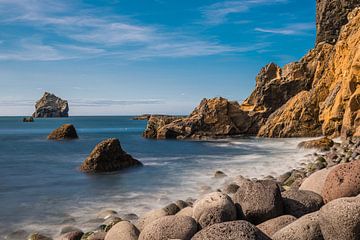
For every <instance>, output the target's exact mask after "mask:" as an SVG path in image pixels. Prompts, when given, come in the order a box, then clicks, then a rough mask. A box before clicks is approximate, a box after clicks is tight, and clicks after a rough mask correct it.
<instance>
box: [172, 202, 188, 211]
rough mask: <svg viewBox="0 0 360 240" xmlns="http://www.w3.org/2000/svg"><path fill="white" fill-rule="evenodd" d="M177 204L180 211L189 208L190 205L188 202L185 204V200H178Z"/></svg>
mask: <svg viewBox="0 0 360 240" xmlns="http://www.w3.org/2000/svg"><path fill="white" fill-rule="evenodd" d="M175 204H176V206H178V208H179V209H180V210H181V209H183V208H186V207H188V206H189V203H187V202H185V201H183V200H177V201H176V202H175Z"/></svg>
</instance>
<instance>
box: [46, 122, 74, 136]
mask: <svg viewBox="0 0 360 240" xmlns="http://www.w3.org/2000/svg"><path fill="white" fill-rule="evenodd" d="M47 138H48V139H49V140H63V139H66V140H70V139H77V138H79V137H78V135H77V132H76V129H75V127H74V125H72V124H64V125H62V126H61V127H59V128H57V129H55V130H54V131H52V132H51V133H50V134H49V135H48V137H47Z"/></svg>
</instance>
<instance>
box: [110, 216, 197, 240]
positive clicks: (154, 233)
mask: <svg viewBox="0 0 360 240" xmlns="http://www.w3.org/2000/svg"><path fill="white" fill-rule="evenodd" d="M197 229H198V226H197V223H196V221H195V220H194V219H193V218H191V217H187V216H166V217H161V218H159V219H157V220H155V221H153V222H152V223H150V224H148V225H147V226H146V227H145V228H144V230H142V231H141V233H140V236H139V240H155V239H156V240H168V239H183V240H190V239H191V237H192V236H193V235H194V234H195V233H196V232H197ZM105 240H106V239H105Z"/></svg>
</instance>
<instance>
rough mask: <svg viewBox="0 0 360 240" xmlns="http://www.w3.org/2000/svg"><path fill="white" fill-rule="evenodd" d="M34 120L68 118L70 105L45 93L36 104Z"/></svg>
mask: <svg viewBox="0 0 360 240" xmlns="http://www.w3.org/2000/svg"><path fill="white" fill-rule="evenodd" d="M32 116H33V117H34V118H53V117H68V116H69V105H68V102H67V101H66V100H62V99H61V98H59V97H57V96H55V95H54V94H51V93H48V92H45V93H44V95H43V96H42V97H41V98H40V99H39V101H37V102H36V104H35V112H34V113H33V115H32Z"/></svg>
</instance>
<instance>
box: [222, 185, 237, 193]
mask: <svg viewBox="0 0 360 240" xmlns="http://www.w3.org/2000/svg"><path fill="white" fill-rule="evenodd" d="M238 189H239V186H238V185H237V184H235V183H230V184H228V185H226V186H225V187H224V189H223V192H224V193H226V194H234V193H236V191H237V190H238Z"/></svg>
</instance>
